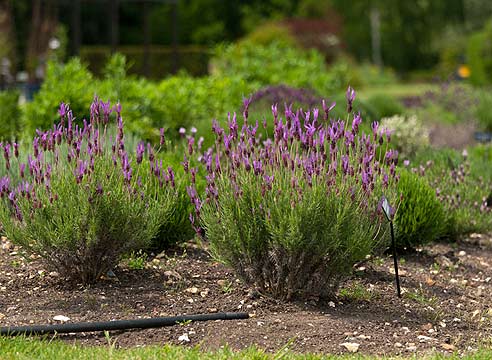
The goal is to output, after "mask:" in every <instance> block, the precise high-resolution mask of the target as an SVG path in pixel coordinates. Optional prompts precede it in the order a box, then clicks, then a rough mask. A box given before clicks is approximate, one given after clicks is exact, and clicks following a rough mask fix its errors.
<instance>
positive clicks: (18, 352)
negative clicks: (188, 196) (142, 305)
mask: <svg viewBox="0 0 492 360" xmlns="http://www.w3.org/2000/svg"><path fill="white" fill-rule="evenodd" d="M116 343H117V341H116ZM490 358H492V350H490V349H488V350H486V349H483V350H480V351H478V352H477V353H475V354H471V355H468V356H466V357H459V356H458V355H453V356H444V355H440V354H436V355H432V356H428V357H422V356H412V357H407V358H402V357H396V358H395V357H393V358H391V357H379V358H378V357H374V356H363V355H360V354H353V355H314V354H295V353H293V352H291V351H288V350H285V349H282V350H281V351H279V352H278V353H276V354H266V353H265V352H263V351H262V350H258V349H255V348H253V347H251V348H248V349H246V350H242V351H240V352H235V351H233V350H230V349H229V348H227V347H226V348H224V349H221V350H218V351H214V352H210V351H202V350H200V349H199V348H198V347H194V348H185V347H179V346H170V345H165V346H163V347H158V346H146V347H139V348H131V349H117V348H116V347H115V341H114V340H111V339H110V338H109V337H108V345H107V346H101V347H89V346H80V345H69V344H66V343H62V342H60V341H58V340H53V341H51V340H49V338H47V339H46V340H45V341H39V340H34V339H27V338H4V337H0V359H2V360H9V359H12V360H13V359H16V360H18V359H26V360H27V359H50V360H51V359H64V360H65V359H111V360H116V359H224V360H225V359H255V360H262V359H265V360H270V359H271V360H274V359H293V360H297V359H299V360H300V359H308V360H309V359H311V360H315V359H327V360H342V359H345V360H354V359H360V360H363V359H364V360H371V359H415V360H416V359H428V360H438V359H439V360H440V359H450V360H454V359H470V360H472V359H473V360H475V359H476V360H479V359H490Z"/></svg>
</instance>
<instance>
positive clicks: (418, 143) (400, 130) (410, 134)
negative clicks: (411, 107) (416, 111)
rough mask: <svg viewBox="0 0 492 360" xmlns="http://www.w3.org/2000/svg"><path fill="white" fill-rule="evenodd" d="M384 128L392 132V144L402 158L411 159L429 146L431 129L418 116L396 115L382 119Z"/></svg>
mask: <svg viewBox="0 0 492 360" xmlns="http://www.w3.org/2000/svg"><path fill="white" fill-rule="evenodd" d="M381 123H382V124H381V125H382V127H383V128H387V129H389V130H391V132H392V140H391V142H392V143H393V144H395V145H396V147H397V149H398V151H399V152H400V158H405V157H409V156H411V155H413V154H415V153H416V152H417V151H418V150H419V149H421V148H423V147H426V146H428V145H429V129H428V128H427V127H425V126H424V125H423V124H422V123H421V122H420V121H419V120H418V118H417V116H416V115H411V116H405V115H394V116H391V117H387V118H383V119H381Z"/></svg>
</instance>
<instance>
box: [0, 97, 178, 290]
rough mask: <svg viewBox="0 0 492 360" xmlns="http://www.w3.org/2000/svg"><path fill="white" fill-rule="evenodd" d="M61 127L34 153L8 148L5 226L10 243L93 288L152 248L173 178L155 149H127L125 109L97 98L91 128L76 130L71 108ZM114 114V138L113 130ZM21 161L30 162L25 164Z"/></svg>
mask: <svg viewBox="0 0 492 360" xmlns="http://www.w3.org/2000/svg"><path fill="white" fill-rule="evenodd" d="M59 112H60V117H61V121H60V123H59V124H58V125H54V127H53V129H52V130H49V131H46V132H40V131H38V132H37V136H36V137H35V138H34V140H33V142H32V153H31V154H28V155H27V156H25V157H23V156H22V154H19V152H18V148H19V147H18V145H17V144H15V143H14V144H9V143H4V144H2V146H1V149H2V152H3V164H0V166H1V165H3V166H4V167H5V169H6V170H7V173H8V175H7V176H3V177H2V178H1V179H0V197H1V201H2V206H0V222H1V224H2V227H3V231H4V233H5V235H6V236H7V237H8V238H9V239H10V240H11V241H13V242H14V243H16V244H19V245H21V246H22V247H23V248H24V249H25V250H26V251H27V252H29V253H34V254H38V255H40V256H41V257H42V258H44V259H45V260H46V262H47V264H48V265H49V266H51V267H52V268H53V269H56V270H57V271H59V272H60V273H61V274H63V275H64V276H67V277H69V278H71V279H72V280H74V281H76V282H81V283H90V282H93V281H95V280H97V279H98V278H99V277H100V276H101V275H102V274H104V273H105V272H106V271H108V270H110V269H111V268H112V267H114V266H115V265H116V264H117V262H118V260H119V259H120V256H121V255H122V254H124V253H127V252H131V251H137V250H139V249H142V248H145V247H146V246H148V244H149V242H150V241H151V239H152V238H153V237H154V236H155V234H156V233H157V231H158V229H159V226H160V224H161V223H162V222H163V221H166V220H167V219H168V218H169V217H170V216H171V214H172V206H173V202H174V200H175V198H176V196H177V194H176V191H175V189H174V187H175V184H176V179H175V176H174V171H173V169H171V168H170V167H167V168H166V167H165V166H164V165H163V164H162V162H160V161H157V159H156V151H155V150H154V148H153V147H152V146H150V145H146V146H145V145H144V144H143V143H139V144H138V146H137V149H136V154H133V153H132V152H130V150H128V149H127V148H126V145H125V135H124V126H123V119H122V117H121V107H120V105H119V104H117V105H116V106H114V107H111V106H110V104H109V102H107V103H105V102H103V101H99V100H98V99H97V98H96V99H95V101H94V102H93V103H92V105H91V108H90V114H91V116H90V120H88V121H87V120H84V121H83V126H82V127H79V126H78V125H75V123H74V117H73V114H72V112H71V110H70V109H69V108H68V106H66V105H64V104H62V105H61V106H60V110H59ZM112 113H114V114H115V117H116V122H117V132H116V136H115V137H114V138H113V137H112V136H110V135H109V132H108V124H109V123H110V122H112V118H113V115H114V114H113V115H112ZM23 159H27V160H26V161H23Z"/></svg>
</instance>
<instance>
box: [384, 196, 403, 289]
mask: <svg viewBox="0 0 492 360" xmlns="http://www.w3.org/2000/svg"><path fill="white" fill-rule="evenodd" d="M382 208H383V212H384V215H385V216H386V219H388V221H389V223H390V229H391V247H392V248H393V263H394V266H395V278H396V290H397V292H398V297H399V298H401V289H400V277H399V276H398V260H397V257H396V244H395V231H394V229H393V214H392V211H391V206H390V204H389V202H388V199H386V197H384V196H383V202H382Z"/></svg>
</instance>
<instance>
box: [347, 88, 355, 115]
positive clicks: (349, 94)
mask: <svg viewBox="0 0 492 360" xmlns="http://www.w3.org/2000/svg"><path fill="white" fill-rule="evenodd" d="M346 97H347V112H348V113H351V112H352V105H353V103H354V100H355V90H354V89H352V87H351V86H349V87H348V89H347V94H346Z"/></svg>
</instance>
